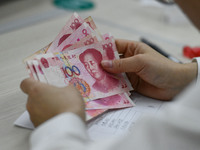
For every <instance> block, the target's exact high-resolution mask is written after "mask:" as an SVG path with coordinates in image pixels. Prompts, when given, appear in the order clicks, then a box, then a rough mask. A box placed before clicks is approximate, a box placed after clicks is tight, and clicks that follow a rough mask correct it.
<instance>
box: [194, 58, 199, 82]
mask: <svg viewBox="0 0 200 150" xmlns="http://www.w3.org/2000/svg"><path fill="white" fill-rule="evenodd" d="M192 62H197V66H198V72H197V79H196V82H197V84H200V57H195V58H193V59H192Z"/></svg>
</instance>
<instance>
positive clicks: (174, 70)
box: [101, 40, 197, 100]
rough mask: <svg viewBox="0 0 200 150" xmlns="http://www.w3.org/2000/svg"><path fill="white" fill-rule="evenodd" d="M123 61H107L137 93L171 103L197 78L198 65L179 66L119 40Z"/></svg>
mask: <svg viewBox="0 0 200 150" xmlns="http://www.w3.org/2000/svg"><path fill="white" fill-rule="evenodd" d="M116 46H117V49H118V51H119V53H121V54H122V55H123V58H122V59H116V60H113V61H107V60H104V61H102V62H101V64H102V67H103V68H104V69H105V70H106V71H107V72H110V73H122V72H126V73H127V76H128V78H129V80H130V82H131V84H132V86H133V88H134V90H136V91H137V92H139V93H141V94H143V95H146V96H149V97H152V98H156V99H161V100H170V99H172V98H173V97H174V96H175V95H177V94H178V93H179V92H180V91H182V90H183V88H184V87H185V86H187V85H188V84H189V83H190V82H191V81H192V80H193V79H195V77H196V75H197V64H196V63H188V64H179V63H175V62H173V61H171V60H169V59H168V58H166V57H164V56H162V55H161V54H159V53H158V52H156V51H155V50H153V49H152V48H150V47H149V46H147V45H146V44H144V43H141V42H134V41H129V40H116Z"/></svg>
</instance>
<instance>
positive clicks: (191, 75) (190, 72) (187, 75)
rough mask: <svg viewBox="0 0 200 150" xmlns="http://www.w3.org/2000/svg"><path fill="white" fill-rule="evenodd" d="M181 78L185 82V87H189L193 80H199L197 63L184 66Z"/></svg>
mask: <svg viewBox="0 0 200 150" xmlns="http://www.w3.org/2000/svg"><path fill="white" fill-rule="evenodd" d="M182 65H183V67H182V69H181V74H182V75H181V76H182V77H183V78H182V81H183V87H185V86H187V85H188V84H189V83H191V82H192V81H193V80H195V79H196V78H197V72H198V66H197V63H196V62H192V63H187V64H182Z"/></svg>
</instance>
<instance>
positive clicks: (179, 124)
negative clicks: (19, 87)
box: [31, 85, 200, 150]
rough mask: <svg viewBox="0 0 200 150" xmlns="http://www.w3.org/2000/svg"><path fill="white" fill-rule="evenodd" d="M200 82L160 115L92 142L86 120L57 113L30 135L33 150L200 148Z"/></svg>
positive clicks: (184, 149)
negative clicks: (119, 134)
mask: <svg viewBox="0 0 200 150" xmlns="http://www.w3.org/2000/svg"><path fill="white" fill-rule="evenodd" d="M199 91H200V85H197V86H193V88H192V89H190V90H188V91H185V92H183V95H182V96H180V97H179V98H178V99H177V100H176V101H175V102H173V103H172V104H169V106H167V107H166V109H164V110H163V112H162V113H161V114H159V115H158V116H157V117H154V116H148V117H146V118H143V119H141V121H140V122H137V123H136V125H135V126H134V127H133V128H132V129H131V130H130V132H129V134H128V135H126V136H124V137H120V138H117V139H110V140H102V141H100V142H91V141H90V140H89V138H88V136H87V133H86V128H85V124H84V123H83V122H82V121H81V119H80V118H79V117H78V116H76V115H74V114H71V113H64V114H61V115H58V116H56V117H54V118H52V119H50V120H49V121H47V122H45V123H44V124H42V125H41V126H40V127H39V128H37V129H36V130H35V131H34V132H33V134H32V136H31V149H32V150H129V149H130V150H172V149H176V150H188V149H190V150H197V149H198V150H199V148H200V125H199V123H200V117H199V116H200V101H199Z"/></svg>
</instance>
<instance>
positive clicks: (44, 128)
mask: <svg viewBox="0 0 200 150" xmlns="http://www.w3.org/2000/svg"><path fill="white" fill-rule="evenodd" d="M70 137H78V138H79V139H82V140H85V139H88V137H87V133H86V125H85V123H84V122H83V121H82V120H81V118H80V117H78V116H77V115H75V114H73V113H63V114H60V115H58V116H55V117H53V118H52V119H50V120H48V121H46V122H45V123H43V124H41V125H40V126H39V127H38V128H36V129H35V130H34V131H33V133H32V135H31V138H30V144H31V147H32V149H48V148H49V147H50V145H51V146H52V147H54V146H55V147H56V144H58V143H59V141H60V140H61V141H62V140H63V139H66V141H68V140H67V139H68V138H70Z"/></svg>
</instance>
